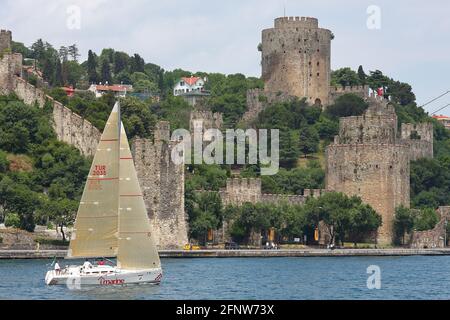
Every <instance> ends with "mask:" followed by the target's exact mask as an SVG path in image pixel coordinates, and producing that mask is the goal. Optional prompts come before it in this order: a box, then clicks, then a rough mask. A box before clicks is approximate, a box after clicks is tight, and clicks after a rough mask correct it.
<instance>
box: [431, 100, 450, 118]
mask: <svg viewBox="0 0 450 320" xmlns="http://www.w3.org/2000/svg"><path fill="white" fill-rule="evenodd" d="M448 106H450V103H449V104H446V105H445V106H443V107H442V108H440V109H438V110H436V111H435V112H433V113H432V114H431V115H435V114H436V113H438V112H439V111H441V110H444V109H445V108H447V107H448Z"/></svg>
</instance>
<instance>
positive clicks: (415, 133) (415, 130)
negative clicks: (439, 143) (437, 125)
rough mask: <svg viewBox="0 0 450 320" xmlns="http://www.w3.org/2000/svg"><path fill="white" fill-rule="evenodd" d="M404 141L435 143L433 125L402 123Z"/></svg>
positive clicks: (428, 123) (427, 123)
mask: <svg viewBox="0 0 450 320" xmlns="http://www.w3.org/2000/svg"><path fill="white" fill-rule="evenodd" d="M401 134H402V139H413V140H422V141H428V142H433V123H431V122H426V123H402V129H401Z"/></svg>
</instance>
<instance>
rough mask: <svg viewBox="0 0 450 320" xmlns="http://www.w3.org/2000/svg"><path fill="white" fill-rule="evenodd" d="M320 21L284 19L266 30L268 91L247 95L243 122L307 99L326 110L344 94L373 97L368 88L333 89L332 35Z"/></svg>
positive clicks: (263, 49)
mask: <svg viewBox="0 0 450 320" xmlns="http://www.w3.org/2000/svg"><path fill="white" fill-rule="evenodd" d="M318 25H319V23H318V20H317V19H316V18H305V17H283V18H277V19H275V27H274V28H270V29H266V30H263V32H262V43H261V55H262V62H261V65H262V79H263V80H264V83H265V88H264V90H260V89H251V90H249V91H248V92H247V112H246V113H245V114H244V116H243V119H242V121H243V122H244V123H246V124H252V123H253V122H254V121H255V120H256V119H257V118H258V114H259V113H260V112H261V111H263V110H264V109H265V108H266V107H267V106H269V105H271V104H273V103H277V102H284V101H290V100H292V99H294V98H300V99H302V98H306V100H307V102H308V103H309V104H310V105H320V106H322V107H326V106H328V105H331V104H333V103H334V102H335V101H336V99H337V98H338V97H340V96H342V95H344V94H348V93H351V94H355V95H357V96H359V97H361V98H363V99H366V98H368V97H369V87H368V86H355V87H348V86H347V87H342V86H336V87H331V86H330V77H331V40H332V38H333V35H332V32H331V31H330V30H327V29H322V28H319V26H318Z"/></svg>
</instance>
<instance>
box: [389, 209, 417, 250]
mask: <svg viewBox="0 0 450 320" xmlns="http://www.w3.org/2000/svg"><path fill="white" fill-rule="evenodd" d="M413 227H414V217H413V215H412V213H411V210H410V209H408V208H406V207H404V206H400V207H398V208H396V209H395V218H394V235H395V242H397V243H398V242H400V240H401V244H405V234H406V233H410V232H411V231H412V229H413Z"/></svg>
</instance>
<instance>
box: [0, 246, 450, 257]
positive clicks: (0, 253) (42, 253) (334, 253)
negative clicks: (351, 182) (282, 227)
mask: <svg viewBox="0 0 450 320" xmlns="http://www.w3.org/2000/svg"><path fill="white" fill-rule="evenodd" d="M66 254H67V251H66V250H39V251H36V250H0V259H50V258H54V257H55V256H56V257H57V258H64V257H65V256H66ZM159 254H160V257H161V258H258V257H259V258H270V257H280V258H285V257H357V256H417V255H424V256H445V255H449V256H450V248H446V249H403V248H394V249H335V250H329V249H281V250H192V251H187V250H161V251H160V252H159Z"/></svg>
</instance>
